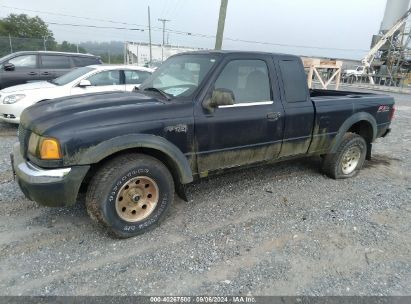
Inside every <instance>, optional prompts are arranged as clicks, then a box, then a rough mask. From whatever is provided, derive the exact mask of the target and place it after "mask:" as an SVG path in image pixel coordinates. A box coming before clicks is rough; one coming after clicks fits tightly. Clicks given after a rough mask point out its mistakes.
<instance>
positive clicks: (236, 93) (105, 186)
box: [12, 51, 394, 237]
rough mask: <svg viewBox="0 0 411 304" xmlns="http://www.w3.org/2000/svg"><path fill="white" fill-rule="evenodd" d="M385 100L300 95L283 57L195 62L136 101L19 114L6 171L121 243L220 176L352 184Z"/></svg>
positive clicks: (388, 101) (297, 71) (38, 196)
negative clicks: (248, 169)
mask: <svg viewBox="0 0 411 304" xmlns="http://www.w3.org/2000/svg"><path fill="white" fill-rule="evenodd" d="M393 114H394V100H393V98H391V97H389V96H384V95H376V94H369V93H355V92H342V91H326V90H309V89H308V87H307V81H306V75H305V72H304V68H303V65H302V62H301V60H300V58H298V57H296V56H292V55H282V54H271V53H259V52H233V51H202V52H192V53H184V54H179V55H175V56H173V57H170V58H169V59H168V60H167V61H166V62H165V63H164V64H163V65H162V66H160V68H158V69H157V71H156V72H155V73H154V74H153V75H152V77H151V78H149V79H147V80H146V81H145V82H144V83H143V84H142V85H141V87H140V89H139V90H138V91H136V92H129V93H123V92H111V93H102V94H88V95H80V96H75V97H65V98H60V99H55V100H50V101H45V102H42V103H39V104H36V105H34V106H32V107H30V108H28V109H27V110H25V111H24V112H23V115H22V117H21V124H20V127H19V143H17V144H16V145H15V146H14V151H13V154H12V161H13V163H14V164H13V168H14V171H15V173H16V176H17V181H18V183H19V185H20V188H21V190H22V191H23V192H24V194H25V195H26V196H27V197H28V198H30V199H32V200H34V201H36V202H38V203H40V204H42V205H47V206H67V205H72V204H74V203H75V202H76V198H77V195H78V193H79V191H80V188H81V189H84V190H85V191H86V205H87V210H88V213H89V214H90V216H91V217H92V218H93V219H95V220H97V221H100V222H102V223H103V224H104V225H106V226H107V227H108V228H109V229H110V230H111V231H112V232H113V233H114V234H115V235H117V236H118V237H130V236H134V235H136V234H139V233H142V232H144V231H146V230H147V229H149V228H152V227H153V226H154V225H155V224H156V223H158V222H159V220H160V219H161V218H163V217H164V214H165V212H166V210H167V209H168V208H169V206H170V204H171V203H172V201H173V197H174V193H175V192H177V194H179V195H180V196H181V197H182V198H185V193H184V185H185V184H187V183H190V182H192V181H193V180H196V179H199V178H202V177H206V176H210V175H212V174H214V173H218V172H222V171H224V170H226V169H230V168H235V167H243V166H253V165H256V164H262V163H267V162H273V161H282V160H286V159H290V158H301V157H306V156H311V155H320V156H321V157H322V171H323V172H324V173H325V174H327V175H328V176H330V177H332V178H335V179H339V178H347V177H352V176H354V175H355V174H356V173H357V172H358V170H360V168H361V167H362V165H363V163H364V160H365V159H369V158H370V157H371V147H372V142H373V141H374V140H375V139H376V138H377V137H384V136H385V135H386V134H387V133H388V132H389V131H390V129H389V126H390V123H391V120H392V118H393Z"/></svg>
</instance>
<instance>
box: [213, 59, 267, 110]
mask: <svg viewBox="0 0 411 304" xmlns="http://www.w3.org/2000/svg"><path fill="white" fill-rule="evenodd" d="M214 89H216V90H218V89H224V90H229V91H231V92H233V94H234V103H249V102H260V101H271V89H270V81H269V78H268V68H267V64H266V63H265V61H263V60H233V61H230V62H229V63H228V64H227V65H226V66H225V67H224V69H223V71H222V72H221V74H220V75H219V76H218V78H217V80H216V82H215V84H214Z"/></svg>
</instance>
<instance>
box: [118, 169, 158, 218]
mask: <svg viewBox="0 0 411 304" xmlns="http://www.w3.org/2000/svg"><path fill="white" fill-rule="evenodd" d="M158 196H159V191H158V186H157V183H156V182H155V181H154V180H152V179H151V178H149V177H147V176H137V177H134V178H132V179H130V180H129V181H127V182H126V183H125V184H124V185H123V186H122V187H121V189H120V191H119V192H118V194H117V198H116V211H117V214H118V216H119V217H120V218H121V219H123V220H124V221H127V222H131V223H134V222H139V221H142V220H144V219H146V218H147V217H148V216H150V214H151V213H152V212H153V211H154V209H155V208H156V206H157V203H158Z"/></svg>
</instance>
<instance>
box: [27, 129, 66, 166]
mask: <svg viewBox="0 0 411 304" xmlns="http://www.w3.org/2000/svg"><path fill="white" fill-rule="evenodd" d="M28 152H29V153H30V154H31V155H34V156H36V157H38V158H40V159H45V160H48V159H61V149H60V143H59V141H58V140H57V139H55V138H51V137H42V136H39V135H37V134H36V133H31V135H30V139H29V146H28Z"/></svg>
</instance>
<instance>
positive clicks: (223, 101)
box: [203, 89, 235, 112]
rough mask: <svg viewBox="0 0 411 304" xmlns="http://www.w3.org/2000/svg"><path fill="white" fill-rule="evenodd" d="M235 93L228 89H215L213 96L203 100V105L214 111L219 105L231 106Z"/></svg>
mask: <svg viewBox="0 0 411 304" xmlns="http://www.w3.org/2000/svg"><path fill="white" fill-rule="evenodd" d="M234 100H235V98H234V93H233V91H231V90H228V89H215V90H213V93H212V94H211V97H210V98H208V99H206V100H205V101H204V102H203V107H204V108H205V109H207V110H208V111H210V112H212V111H214V109H215V108H217V107H219V106H231V105H233V104H234Z"/></svg>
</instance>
